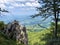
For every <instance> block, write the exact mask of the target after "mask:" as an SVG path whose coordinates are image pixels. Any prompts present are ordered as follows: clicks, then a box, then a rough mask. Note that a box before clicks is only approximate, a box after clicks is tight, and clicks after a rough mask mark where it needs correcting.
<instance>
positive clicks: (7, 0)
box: [0, 0, 40, 8]
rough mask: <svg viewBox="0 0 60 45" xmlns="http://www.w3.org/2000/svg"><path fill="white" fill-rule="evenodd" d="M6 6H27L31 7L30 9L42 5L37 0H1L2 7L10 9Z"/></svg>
mask: <svg viewBox="0 0 60 45" xmlns="http://www.w3.org/2000/svg"><path fill="white" fill-rule="evenodd" d="M17 1H19V2H23V3H18V2H17ZM16 2H17V3H16ZM24 2H25V3H24ZM5 4H8V5H9V8H15V7H24V6H26V7H27V6H30V7H38V6H40V4H39V3H38V1H37V0H0V7H2V8H6V7H7V8H8V6H6V5H5Z"/></svg>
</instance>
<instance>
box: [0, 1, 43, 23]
mask: <svg viewBox="0 0 60 45" xmlns="http://www.w3.org/2000/svg"><path fill="white" fill-rule="evenodd" d="M40 6H41V5H40V4H39V3H38V0H0V8H2V10H3V9H5V10H8V11H9V13H6V12H1V14H0V15H1V16H0V20H1V21H4V22H5V23H8V22H11V21H13V20H18V21H19V22H20V23H21V24H36V23H40V22H41V21H42V19H41V18H40V17H37V18H34V19H31V17H30V16H31V15H34V14H37V13H38V11H37V10H36V7H40Z"/></svg>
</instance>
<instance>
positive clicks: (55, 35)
mask: <svg viewBox="0 0 60 45" xmlns="http://www.w3.org/2000/svg"><path fill="white" fill-rule="evenodd" d="M53 8H54V18H55V30H54V37H55V38H57V25H58V20H57V13H56V12H57V11H56V3H55V0H54V5H53Z"/></svg>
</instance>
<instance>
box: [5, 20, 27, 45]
mask: <svg viewBox="0 0 60 45" xmlns="http://www.w3.org/2000/svg"><path fill="white" fill-rule="evenodd" d="M4 33H5V34H6V35H7V37H8V38H11V39H15V40H16V41H18V42H19V43H24V45H28V38H27V33H26V27H25V26H22V25H19V22H18V21H16V20H14V21H13V22H12V23H8V24H7V26H5V28H4Z"/></svg>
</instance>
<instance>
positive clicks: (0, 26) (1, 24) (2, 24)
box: [0, 21, 5, 30]
mask: <svg viewBox="0 0 60 45" xmlns="http://www.w3.org/2000/svg"><path fill="white" fill-rule="evenodd" d="M4 25H5V24H4V22H3V21H0V30H3V28H4Z"/></svg>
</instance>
